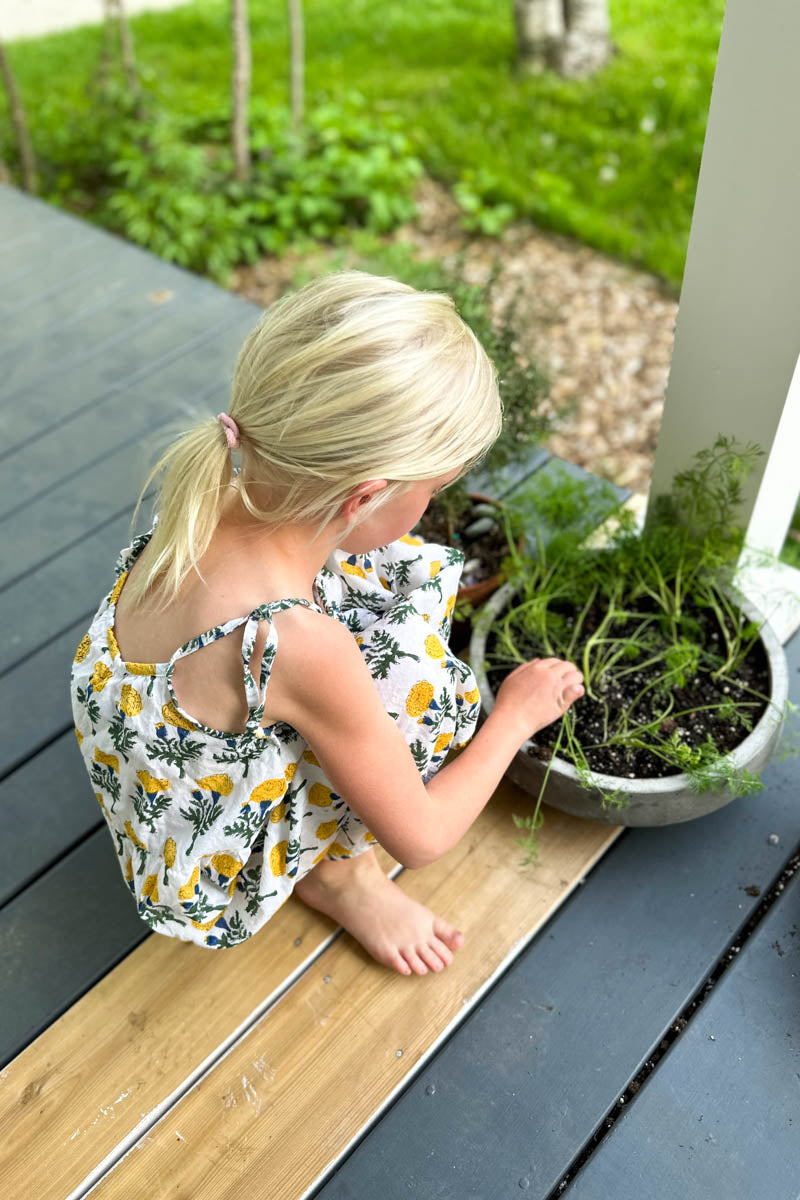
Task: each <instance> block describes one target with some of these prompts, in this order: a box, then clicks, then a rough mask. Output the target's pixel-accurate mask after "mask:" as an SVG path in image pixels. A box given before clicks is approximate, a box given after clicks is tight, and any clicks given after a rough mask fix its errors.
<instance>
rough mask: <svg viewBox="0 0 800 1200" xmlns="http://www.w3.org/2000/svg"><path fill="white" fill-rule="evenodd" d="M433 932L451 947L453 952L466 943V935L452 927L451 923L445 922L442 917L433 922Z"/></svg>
mask: <svg viewBox="0 0 800 1200" xmlns="http://www.w3.org/2000/svg"><path fill="white" fill-rule="evenodd" d="M433 932H434V933H435V934H436V936H437V937H440V938H441V939H442V941H443V942H444V943H445V944H446V945H447V946H449V947H450V949H451V950H458V948H459V946H460V945H461V944H462V942H463V941H464V935H463V933H462V932H461V930H460V929H456V927H455V925H451V924H450V923H449V921H445V920H443V919H442V917H437V918H436V920H435V921H434V922H433Z"/></svg>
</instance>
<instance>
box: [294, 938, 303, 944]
mask: <svg viewBox="0 0 800 1200" xmlns="http://www.w3.org/2000/svg"><path fill="white" fill-rule="evenodd" d="M294 944H295V946H302V944H303V939H302V938H295V939H294Z"/></svg>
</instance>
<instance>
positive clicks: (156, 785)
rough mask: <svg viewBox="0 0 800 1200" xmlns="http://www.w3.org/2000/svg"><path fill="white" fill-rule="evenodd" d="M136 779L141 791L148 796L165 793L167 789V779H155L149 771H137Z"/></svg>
mask: <svg viewBox="0 0 800 1200" xmlns="http://www.w3.org/2000/svg"><path fill="white" fill-rule="evenodd" d="M136 777H137V779H138V780H139V783H140V784H141V785H142V790H143V791H144V792H145V793H146V794H147V795H148V796H154V795H155V794H156V793H157V792H166V791H167V790H168V789H169V780H168V779H156V778H154V776H152V775H151V774H150V772H149V771H137V772H136Z"/></svg>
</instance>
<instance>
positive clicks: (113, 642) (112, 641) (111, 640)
mask: <svg viewBox="0 0 800 1200" xmlns="http://www.w3.org/2000/svg"><path fill="white" fill-rule="evenodd" d="M106 642H107V643H108V648H109V650H110V651H111V657H112V658H119V646H118V645H117V639H116V638H115V637H114V630H113V629H112V628H111V626H110V625H109V627H108V632H107V633H106Z"/></svg>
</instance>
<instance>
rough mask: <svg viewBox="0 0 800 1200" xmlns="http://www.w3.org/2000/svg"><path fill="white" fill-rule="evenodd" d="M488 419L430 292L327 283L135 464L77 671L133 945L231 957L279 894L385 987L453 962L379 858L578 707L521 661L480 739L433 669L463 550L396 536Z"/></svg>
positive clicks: (287, 304) (457, 805)
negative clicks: (218, 391) (131, 496)
mask: <svg viewBox="0 0 800 1200" xmlns="http://www.w3.org/2000/svg"><path fill="white" fill-rule="evenodd" d="M501 418H502V410H501V404H500V399H499V395H498V391H497V384H496V378H495V373H494V369H493V367H492V365H491V363H490V362H489V360H488V358H487V356H486V354H485V352H484V351H483V349H482V347H481V346H480V344H479V343H478V341H477V339H476V338H475V336H474V335H473V333H472V332H471V330H470V329H469V328H468V327H467V326H466V325H465V324H464V323H463V322H462V321H461V319H460V318H459V317H458V315H457V314H456V312H455V308H454V306H453V303H452V301H451V300H450V298H449V297H447V296H445V295H439V294H437V293H430V292H427V293H426V292H418V291H415V290H414V289H413V288H410V287H407V286H406V285H404V284H401V283H397V282H395V281H393V280H389V279H383V278H378V277H375V276H371V275H367V274H364V273H361V272H357V271H349V272H341V273H338V274H334V275H331V276H329V277H327V278H325V279H322V280H318V281H315V282H313V283H310V284H308V285H307V286H306V287H304V288H302V289H301V290H300V291H299V292H297V293H295V294H294V295H292V296H290V297H288V298H284V299H283V300H281V301H279V302H278V303H277V304H275V305H274V306H273V307H272V308H271V309H270V310H269V311H268V312H267V313H266V314H265V316H264V318H263V319H262V320H261V322H260V323H259V324H258V326H257V327H256V328H255V329H254V330H253V332H252V333H251V334H250V336H249V337H248V338H247V340H246V341H245V344H244V346H243V348H242V351H241V353H240V356H239V360H238V363H237V366H236V371H235V377H234V382H233V392H232V399H231V404H230V413H229V414H227V413H220V415H219V417H218V418H216V419H212V418H209V419H208V420H204V421H202V422H200V423H199V424H198V425H197V427H196V428H194V429H192V430H190V431H189V432H188V433H185V434H184V435H183V436H181V437H180V438H179V439H178V440H177V441H176V442H175V443H174V444H173V445H172V446H171V447H170V448H169V449H168V450H167V452H166V454H164V455H163V457H162V458H161V459H160V461H159V462H158V463H157V464H156V466H155V467H154V468H153V471H152V472H151V473H150V475H149V477H148V479H147V480H146V482H145V484H144V487H143V488H142V494H141V495H140V497H139V503H138V504H137V506H136V511H135V512H134V521H135V519H136V513H137V512H138V509H139V505H140V504H141V499H142V495H143V494H144V492H145V491H146V489H147V487H148V485H149V483H150V481H151V480H152V479H153V477H154V476H155V475H156V474H157V473H158V472H160V471H162V470H163V471H164V472H165V474H164V479H163V481H162V485H161V489H160V492H159V496H158V502H157V505H156V507H157V509H158V515H157V516H156V517H155V519H154V523H153V527H152V528H151V529H150V530H149V531H148V532H147V533H145V534H142V535H140V536H139V537H136V538H135V539H134V540H133V543H132V545H131V546H130V547H128V548H127V549H125V550H123V551H122V552H121V554H120V556H119V559H118V562H117V571H116V576H117V577H116V583H115V585H114V587H113V589H112V590H111V592H110V593H109V595H107V596H106V598H105V599H104V600H103V601H102V603H101V604H100V607H99V608H98V610H97V613H96V614H95V617H94V619H93V621H92V624H91V627H90V629H89V631H88V633H87V634H86V635H85V637H84V638H83V639H82V641H81V643H80V645H79V647H78V650H77V653H76V655H75V662H74V664H73V668H72V678H71V694H72V705H73V712H74V716H75V725H76V734H77V738H78V743H79V745H80V748H81V753H82V754H83V758H84V761H85V764H86V767H87V770H88V772H89V776H90V779H91V783H92V788H93V790H94V792H95V795H96V796H97V799H98V801H99V803H100V806H101V808H102V810H103V814H104V816H105V818H106V821H107V823H108V826H109V829H110V831H111V834H112V837H113V840H114V844H115V848H116V851H117V854H118V856H119V861H120V867H121V869H122V872H123V875H124V877H125V879H126V881H127V883H128V886H129V888H130V890H131V892H132V893H133V895H134V898H135V900H136V903H137V908H138V912H139V915H140V916H141V917H142V919H143V920H144V921H146V922H147V924H148V925H149V926H150V927H151V928H153V929H156V930H158V932H160V933H166V934H169V935H171V936H173V937H178V938H181V939H183V940H186V941H192V942H196V943H197V944H198V945H201V946H207V947H225V946H232V945H235V944H237V943H238V942H241V941H244V940H245V939H246V938H248V937H250V936H251V935H252V934H254V933H255V932H256V931H257V930H258V929H260V928H261V926H262V925H263V924H264V923H265V922H266V921H268V920H269V918H270V917H271V916H272V915H273V914H274V913H275V912H276V911H277V910H278V908H280V906H281V905H282V904H283V902H284V901H285V900H286V899H287V897H288V896H289V895H290V894H291V893H292V892H294V894H295V895H297V896H299V898H300V899H301V900H302V901H303V902H304V903H306V904H309V905H311V906H312V907H314V908H316V909H319V910H320V911H321V912H324V913H326V914H327V915H328V916H330V917H332V918H333V919H334V920H335V921H336V922H338V923H339V924H341V925H343V926H344V927H345V928H346V929H347V930H349V931H350V933H352V934H353V936H354V937H356V938H357V939H358V940H359V941H360V942H361V943H362V945H363V946H364V947H365V948H366V949H367V950H368V951H369V953H370V954H371V955H373V957H374V958H376V959H377V960H378V961H379V962H381V963H383V964H385V965H386V966H388V967H391V968H393V969H395V970H397V971H400V972H402V973H404V974H409V973H411V972H412V971H413V972H416V973H417V974H420V975H424V974H425V973H426V971H427V970H428V969H430V970H433V971H440V970H442V968H443V967H444V966H446V965H448V964H449V963H450V962H451V961H452V956H453V952H454V951H455V950H456V949H457V948H458V947H459V946H460V945H461V943H462V940H463V938H462V935H461V933H460V932H459V931H458V930H457V929H456V928H454V926H453V925H451V924H450V923H449V922H448V921H447V920H445V919H444V918H443V917H440V916H436V915H434V914H433V913H432V912H431V911H430V910H429V909H427V908H425V907H423V906H422V905H420V904H418V903H416V902H415V901H414V900H412V899H410V898H409V897H408V896H406V895H405V894H404V892H402V891H401V889H400V888H398V887H397V886H396V885H395V884H394V883H393V882H392V881H391V880H390V879H389V878H388V877H387V876H386V875H384V873H383V871H382V870H381V867H380V865H379V864H378V862H377V861H376V858H375V853H374V850H373V847H374V845H375V843H376V841H377V842H380V844H381V845H383V846H384V847H385V848H386V849H387V850H388V852H389V853H390V854H391V855H393V856H394V858H396V859H397V860H398V861H399V862H400V863H403V864H404V865H405V866H406V867H411V868H417V867H423V866H425V865H426V864H427V863H431V862H433V861H434V860H435V859H437V858H439V857H440V856H441V855H443V854H445V853H447V851H448V850H449V849H450V848H451V847H452V846H453V845H454V844H455V843H456V842H457V841H458V840H459V838H460V837H461V836H462V834H463V833H464V832H465V831H466V830H467V829H468V828H469V826H470V825H471V824H472V822H473V821H474V820H475V818H476V817H477V816H478V814H479V813H480V811H481V809H482V808H483V807H484V805H485V804H486V803H487V801H488V800H489V797H490V796H491V795H492V793H493V791H494V789H495V788H496V786H497V784H498V783H499V781H500V778H501V776H502V774H503V772H504V771H505V769H506V767H507V766H508V764H509V762H510V761H511V759H512V758H513V756H514V754H515V753H516V751H517V749H518V748H519V746H520V745H521V743H522V742H523V741H524V740H525V739H526V738H527V737H529V736H530V735H531V734H532V733H533V732H534V731H535V730H537V729H540V728H542V727H543V726H544V725H547V724H549V723H550V722H551V721H553V720H555V719H556V718H557V717H559V716H560V715H561V714H562V713H564V712H565V711H566V709H567V708H568V707H569V705H570V704H571V703H572V702H573V701H574V700H575V699H576V698H577V697H578V696H580V695H581V694H582V691H583V689H582V687H581V676H580V673H579V672H578V671H577V670H576V668H575V667H573V666H572V665H571V664H569V663H565V662H562V661H560V660H557V659H545V660H541V661H540V660H534V661H532V662H529V663H524V664H523V665H522V666H520V667H518V668H517V669H516V670H515V671H514V672H512V673H511V674H510V675H509V676H508V678H507V679H506V680H505V682H504V683H503V685H502V687H501V689H500V691H499V693H498V695H497V702H496V705H495V709H494V711H493V713H492V714H491V715H490V716H489V717H488V719H487V720H486V721H485V723H484V724H483V726H482V727H481V729H480V730H479V732H478V733H477V734H476V735H475V736H474V737H473V733H474V730H475V726H476V723H477V718H478V711H479V694H478V689H477V686H476V682H475V677H474V675H473V674H472V671H471V670H470V669H469V667H468V666H466V664H464V663H463V662H460V661H459V660H458V659H457V658H455V657H454V656H453V655H452V654H451V653H450V651H449V649H448V638H449V633H450V617H451V615H452V611H453V606H454V604H455V596H456V590H457V587H458V579H459V576H460V574H461V567H462V564H463V555H462V554H461V552H460V551H457V550H452V549H450V548H448V547H444V546H435V545H429V544H426V543H424V542H423V541H422V540H421V539H420V538H417V537H414V536H412V535H410V533H409V531H410V530H411V529H413V528H414V526H415V524H416V523H417V521H418V520H419V518H420V516H421V515H422V513H423V512H424V510H425V508H426V506H427V504H428V502H429V500H430V498H431V496H432V495H433V494H435V493H436V492H437V491H438V490H440V489H442V488H444V487H446V486H447V485H448V484H449V483H452V482H453V480H454V479H456V478H457V477H458V476H460V475H462V474H463V473H464V472H466V471H467V470H468V469H470V468H471V467H472V466H474V464H475V463H476V462H477V461H478V460H479V459H480V458H481V457H482V456H483V455H484V454H485V453H486V451H487V450H488V449H489V447H490V446H491V444H492V443H493V441H494V440H495V438H496V437H497V435H498V433H499V431H500V427H501ZM233 451H238V452H239V454H240V456H241V465H240V468H239V469H238V470H236V469H235V468H234V466H233V463H232V452H233ZM376 547H377V548H376ZM176 647H177V649H176ZM467 743H470V744H469V745H466V744H467ZM465 745H466V749H465V750H464V751H463V753H462V754H461V755H460V756H458V757H457V758H456V759H455V761H453V762H452V763H450V764H449V765H448V766H446V767H445V768H444V769H443V770H440V768H441V767H442V763H443V760H444V758H445V756H446V755H447V752H448V750H449V749H450V748H451V747H453V746H465Z"/></svg>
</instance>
